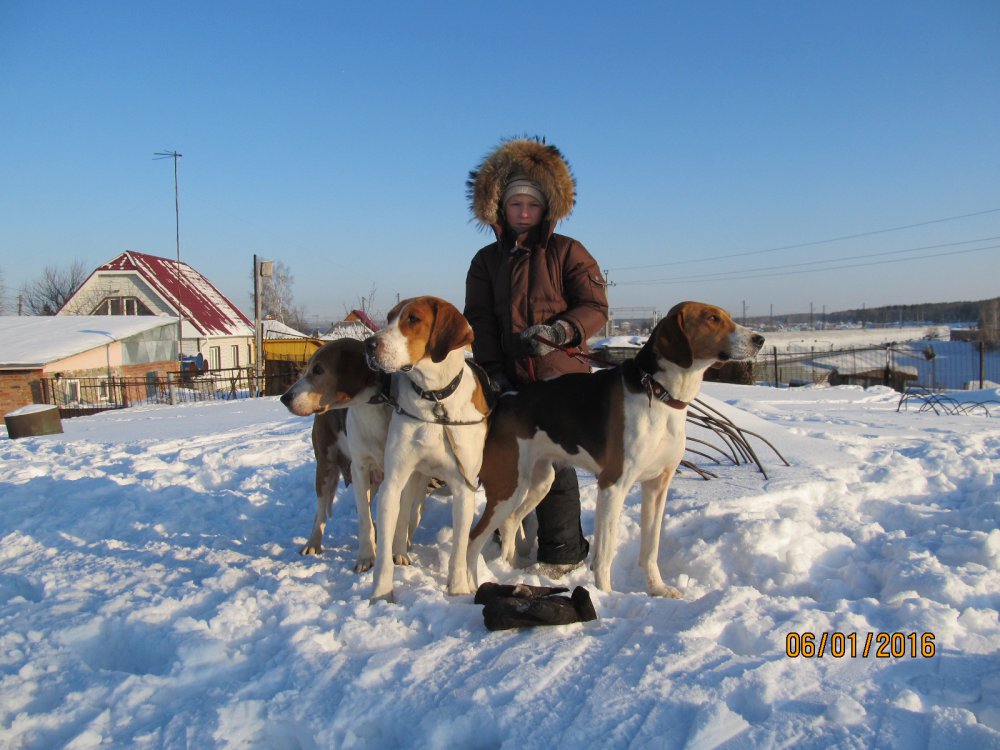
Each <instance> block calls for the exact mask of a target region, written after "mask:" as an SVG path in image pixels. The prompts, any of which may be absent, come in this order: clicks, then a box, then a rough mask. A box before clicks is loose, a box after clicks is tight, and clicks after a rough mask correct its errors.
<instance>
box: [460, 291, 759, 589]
mask: <svg viewBox="0 0 1000 750" xmlns="http://www.w3.org/2000/svg"><path fill="white" fill-rule="evenodd" d="M763 343H764V337H763V336H760V335H759V334H757V333H754V332H753V331H751V330H750V329H748V328H745V327H743V326H741V325H737V324H736V323H734V322H733V320H732V318H731V317H730V316H729V314H728V313H727V312H725V311H724V310H721V309H719V308H718V307H713V306H711V305H706V304H703V303H700V302H682V303H681V304H679V305H677V306H675V307H674V308H673V309H672V310H671V311H670V312H669V313H668V314H667V316H666V317H665V318H664V319H663V320H661V321H660V322H659V324H657V326H656V327H655V328H654V329H653V333H652V335H651V336H650V337H649V340H648V341H647V342H646V344H645V345H644V346H643V348H642V349H641V350H640V351H639V354H638V355H637V356H636V357H635V359H632V360H628V361H626V362H624V363H623V364H622V366H621V367H615V368H611V369H607V370H600V371H597V372H594V373H574V374H567V375H563V376H561V377H558V378H554V379H552V380H547V381H542V382H538V383H532V384H530V385H528V386H525V387H523V388H522V389H521V390H520V391H518V392H517V393H516V394H513V395H507V396H504V397H503V398H501V399H500V401H499V402H498V404H497V406H496V409H495V410H494V411H493V414H492V417H491V420H490V431H489V435H488V437H487V440H486V445H485V449H484V456H483V465H482V469H481V470H480V478H481V480H482V483H483V487H484V489H485V490H486V509H485V510H484V512H483V516H482V518H480V519H479V522H478V523H477V524H476V526H475V528H474V529H473V530H472V534H471V540H470V543H469V561H468V565H469V570H470V571H471V572H472V575H473V581H474V582H475V580H476V578H477V567H478V562H479V560H478V558H479V554H480V552H481V551H482V549H483V547H484V546H485V544H486V542H487V541H488V540H489V539H490V538H491V532H492V531H493V530H494V529H497V528H500V529H501V537H502V539H503V556H504V558H505V559H506V560H507V561H508V562H510V561H512V560H513V540H514V533H513V531H514V529H516V527H517V524H518V523H519V522H520V521H521V520H522V519H523V518H524V516H525V515H526V514H528V513H530V512H531V510H532V509H533V508H534V507H535V506H536V505H537V504H538V503H539V502H540V501H541V499H542V498H543V497H544V496H545V494H546V492H547V491H548V489H549V487H550V486H551V484H552V479H553V475H554V468H553V466H554V465H555V464H561V465H565V464H569V465H572V466H576V467H578V468H581V469H585V470H587V471H590V472H593V473H594V474H595V475H596V476H597V485H598V495H597V518H596V524H595V533H594V542H595V543H594V559H593V565H592V567H593V570H594V579H595V583H596V584H597V586H598V588H600V589H602V590H604V591H610V590H611V562H612V559H613V558H614V554H615V546H616V543H617V536H618V518H619V516H620V515H621V512H622V507H623V505H624V502H625V495H626V493H627V492H628V490H629V489H630V488H631V487H632V485H633V484H634V483H636V482H639V483H640V484H641V485H642V520H641V542H640V549H639V566H640V567H641V568H643V569H645V571H646V583H647V590H648V592H649V593H650V594H651V595H653V596H670V597H680V595H681V594H680V592H678V591H677V590H676V589H674V588H672V587H670V586H667V585H665V584H664V583H663V579H662V578H661V577H660V570H659V566H658V565H657V555H658V552H659V546H660V527H661V525H662V522H663V510H664V506H665V503H666V497H667V489H668V488H669V486H670V480H671V478H672V477H673V475H674V472H675V471H676V469H677V466H678V464H679V463H680V461H681V458H682V457H683V455H684V448H685V445H684V443H685V438H684V428H685V420H686V418H687V406H688V403H689V402H691V401H692V400H694V399H695V398H696V397H697V396H698V392H699V390H700V388H701V381H702V375H703V374H704V372H705V370H707V369H708V368H709V367H710V366H711V365H713V364H714V363H716V362H724V361H727V360H736V359H749V358H751V357H752V356H753V355H754V354H756V353H757V352H758V351H759V350H760V348H761V346H762V345H763Z"/></svg>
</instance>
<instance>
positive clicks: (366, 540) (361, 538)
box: [351, 461, 375, 573]
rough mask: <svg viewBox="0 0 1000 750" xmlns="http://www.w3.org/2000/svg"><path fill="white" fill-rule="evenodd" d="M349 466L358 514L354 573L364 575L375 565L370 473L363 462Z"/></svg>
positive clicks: (369, 469) (368, 467) (369, 468)
mask: <svg viewBox="0 0 1000 750" xmlns="http://www.w3.org/2000/svg"><path fill="white" fill-rule="evenodd" d="M361 463H362V462H358V461H356V462H355V463H353V464H351V483H352V484H353V485H354V506H355V508H356V510H357V513H358V560H357V562H356V563H355V564H354V572H355V573H364V572H365V571H366V570H370V569H371V567H372V565H374V564H375V525H374V524H373V523H372V472H371V467H370V466H368V465H367V462H365V463H364V464H363V465H359V464H361Z"/></svg>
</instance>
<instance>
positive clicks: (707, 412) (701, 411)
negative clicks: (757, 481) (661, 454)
mask: <svg viewBox="0 0 1000 750" xmlns="http://www.w3.org/2000/svg"><path fill="white" fill-rule="evenodd" d="M687 421H688V424H691V425H695V426H697V427H702V428H704V429H706V430H709V431H711V432H713V433H714V434H715V435H716V436H717V437H718V439H719V440H718V444H716V443H713V442H709V441H707V440H702V439H700V438H695V437H692V436H691V435H688V437H687V447H686V451H687V452H688V453H692V454H694V455H696V456H701V457H702V458H706V459H708V460H709V461H713V462H715V463H716V464H718V465H720V466H721V465H722V461H721V460H719V458H717V457H716V455H715V454H718V455H719V456H722V458H724V459H726V460H728V461H730V462H731V463H732V464H733V465H734V466H739V465H740V464H744V463H754V464H756V465H757V468H758V469H759V470H760V473H761V474H763V475H764V479H767V472H766V471H765V470H764V464H763V463H762V462H761V460H760V457H759V456H758V455H757V452H756V451H755V450H754V448H753V445H751V443H750V438H756V439H757V440H759V441H760V442H762V443H764V445H766V446H767V447H768V448H770V449H771V450H772V451H774V454H775V455H776V456H777V457H778V458H779V459H781V461H782V463H784V464H785V466H790V464H789V463H788V461H787V460H786V459H785V457H784V456H782V455H781V453H779V452H778V449H777V448H775V447H774V445H772V444H771V442H770V441H768V440H767V439H766V438H764V437H762V436H761V435H759V434H757V433H756V432H752V431H750V430H745V429H743V428H742V427H740V426H739V425H737V424H736V423H735V422H733V421H732V420H731V419H729V417H727V416H725V415H724V414H722V413H721V412H720V411H718V410H717V409H713V408H712V407H711V406H709V405H708V404H706V403H705V402H704V401H702V400H701V399H695V400H694V402H693V403H691V405H690V406H689V407H688V417H687ZM692 444H695V445H699V446H703V447H705V448H708V449H710V450H711V451H713V453H707V452H705V451H702V450H698V449H695V448H692V447H691V446H692ZM681 466H684V467H687V468H688V469H691V471H693V472H695V473H696V474H698V475H699V476H700V477H701V478H702V479H706V480H707V479H715V478H717V477H718V475H717V474H713V473H712V472H711V471H708V470H707V469H703V468H701V467H700V466H696V465H695V464H694V463H692V462H691V461H688V460H686V459H685V460H684V461H681Z"/></svg>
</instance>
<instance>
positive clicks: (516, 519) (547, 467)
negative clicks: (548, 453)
mask: <svg viewBox="0 0 1000 750" xmlns="http://www.w3.org/2000/svg"><path fill="white" fill-rule="evenodd" d="M555 477H556V472H555V467H554V466H553V465H552V464H551V463H549V462H548V461H541V462H539V463H536V464H535V466H534V467H533V468H532V470H531V479H530V481H529V483H528V489H527V492H525V493H524V495H523V497H522V499H521V502H520V503H518V505H517V507H516V508H515V509H514V512H513V513H512V514H511V515H510V516H509V517H508V518H507V520H506V521H504V523H503V526H502V527H501V529H500V540H501V553H500V556H501V557H502V558H503V559H504V560H506V561H507V562H508V563H509V564H511V565H513V564H515V562H516V557H515V554H516V555H519V556H520V557H522V558H526V557H527V556H528V555H529V554H530V553H531V544H532V540H533V539H534V538H535V536H536V535H537V533H538V522H537V519H535V517H534V516H533V515H532V511H534V509H535V508H537V507H538V504H539V503H540V502H542V500H544V499H545V496H546V495H547V494H548V493H549V490H550V489H551V488H552V482H553V481H555ZM529 518H531V519H532V521H531V522H529V524H528V525H529V526H530V527H531V528H533V529H534V533H533V534H532V535H531V536H528V533H527V531H526V530H525V521H526V520H527V519H529Z"/></svg>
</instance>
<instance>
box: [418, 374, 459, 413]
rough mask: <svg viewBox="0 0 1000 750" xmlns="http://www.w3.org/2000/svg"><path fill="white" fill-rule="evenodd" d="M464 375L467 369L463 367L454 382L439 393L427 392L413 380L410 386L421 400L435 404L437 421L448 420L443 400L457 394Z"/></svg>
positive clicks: (438, 391)
mask: <svg viewBox="0 0 1000 750" xmlns="http://www.w3.org/2000/svg"><path fill="white" fill-rule="evenodd" d="M464 373H465V368H464V367H463V368H462V369H461V370H459V371H458V375H456V376H455V379H454V380H452V381H451V382H450V383H448V385H446V386H445V387H444V388H442V389H440V390H437V391H425V390H424V389H423V388H421V387H420V386H418V385H417V384H416V383H414V382H413V381H412V380H411V381H410V385H412V386H413V390H415V391H416V392H417V395H419V396H420V398H422V399H426V400H427V401H433V402H434V409H433V412H434V416H435V417H436V418H437V419H447V418H448V412H447V410H446V409H445V408H444V404H442V403H441V401H442V399H446V398H448V396H450V395H451V394H453V393H454V392H455V389H456V388H458V384H459V383H461V382H462V375H463V374H464Z"/></svg>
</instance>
